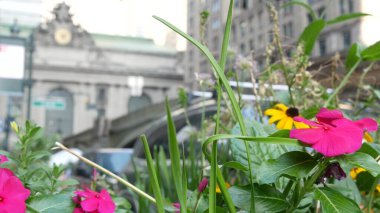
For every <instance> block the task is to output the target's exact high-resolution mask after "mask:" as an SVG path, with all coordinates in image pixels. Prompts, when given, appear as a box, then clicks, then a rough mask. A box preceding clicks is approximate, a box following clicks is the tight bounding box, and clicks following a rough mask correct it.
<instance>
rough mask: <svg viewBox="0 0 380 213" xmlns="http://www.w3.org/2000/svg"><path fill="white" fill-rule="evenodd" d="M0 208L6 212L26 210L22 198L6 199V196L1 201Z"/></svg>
mask: <svg viewBox="0 0 380 213" xmlns="http://www.w3.org/2000/svg"><path fill="white" fill-rule="evenodd" d="M0 208H2V209H4V210H5V212H7V213H10V212H12V213H25V211H26V205H25V201H24V200H19V199H8V198H7V197H6V198H5V199H4V200H3V201H2V205H1V206H0Z"/></svg>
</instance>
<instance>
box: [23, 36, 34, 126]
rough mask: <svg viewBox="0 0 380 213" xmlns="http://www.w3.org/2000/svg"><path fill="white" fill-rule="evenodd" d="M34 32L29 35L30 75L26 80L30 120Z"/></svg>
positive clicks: (27, 114) (28, 117)
mask: <svg viewBox="0 0 380 213" xmlns="http://www.w3.org/2000/svg"><path fill="white" fill-rule="evenodd" d="M34 48H35V46H34V32H33V31H32V33H31V34H30V36H29V41H28V52H29V54H28V56H29V57H28V59H29V61H28V77H27V79H26V80H25V86H26V87H27V88H28V93H27V111H26V119H27V120H30V111H31V105H32V87H33V52H34Z"/></svg>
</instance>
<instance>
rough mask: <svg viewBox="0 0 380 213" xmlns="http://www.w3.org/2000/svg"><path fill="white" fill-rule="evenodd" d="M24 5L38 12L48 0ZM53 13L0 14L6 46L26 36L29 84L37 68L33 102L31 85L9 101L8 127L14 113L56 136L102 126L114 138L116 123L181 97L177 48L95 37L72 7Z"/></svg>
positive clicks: (1, 107) (3, 104)
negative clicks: (78, 20)
mask: <svg viewBox="0 0 380 213" xmlns="http://www.w3.org/2000/svg"><path fill="white" fill-rule="evenodd" d="M16 3H17V2H16ZM18 3H20V4H21V3H26V4H27V5H29V4H33V5H32V6H35V7H38V6H40V5H39V4H41V1H30V2H28V1H19V2H18ZM23 5H24V6H25V4H23ZM29 6H30V5H29ZM16 8H18V7H16ZM20 8H22V7H21V6H20ZM52 14H53V17H52V19H49V20H43V21H42V20H41V16H40V14H38V13H36V14H34V13H29V12H22V11H20V12H17V11H14V10H13V11H7V10H6V9H2V10H0V18H1V19H0V35H1V36H2V37H0V43H1V40H3V41H5V38H20V39H23V40H24V41H25V50H24V51H25V59H26V60H25V65H26V70H27V71H26V72H25V79H26V81H25V82H24V83H26V84H27V83H28V81H27V78H28V75H29V71H30V70H32V73H31V78H32V81H31V83H32V89H31V99H30V104H28V102H29V101H28V97H27V96H28V87H27V86H26V87H25V91H24V93H23V94H22V95H21V96H20V95H19V96H18V97H14V96H11V98H9V97H10V96H9V95H7V96H4V95H3V96H1V97H0V117H1V118H2V119H0V120H2V123H6V120H7V119H6V117H7V115H8V116H9V115H10V114H11V117H12V118H15V117H17V118H19V120H25V119H26V118H27V117H28V115H30V119H31V120H32V121H34V122H36V123H37V124H38V125H41V126H43V127H45V131H46V133H48V134H50V135H53V134H58V135H60V136H62V137H65V136H69V135H72V134H76V133H79V132H82V131H84V130H86V129H89V128H91V127H95V128H96V129H97V134H100V135H99V136H101V135H103V134H107V133H106V132H107V131H108V130H107V128H108V125H109V121H110V120H112V119H115V118H118V117H120V116H122V115H124V114H127V113H130V112H133V111H135V110H138V109H141V108H144V107H146V106H150V105H152V104H155V103H158V102H162V101H163V100H164V98H165V96H168V97H169V98H173V97H174V96H175V95H176V93H177V88H178V87H179V86H180V85H182V82H183V69H179V68H177V67H179V66H177V65H178V63H177V58H178V57H179V58H180V57H181V56H177V50H176V49H175V44H172V45H171V46H170V45H168V46H164V45H156V44H155V42H154V41H153V39H150V38H145V37H138V36H120V35H107V34H94V33H89V32H87V31H86V29H83V28H82V27H81V26H79V25H77V24H75V23H74V22H73V19H72V17H73V14H71V13H70V7H69V6H68V5H67V4H65V3H60V4H58V5H56V7H55V8H54V9H53V11H52ZM14 17H17V19H15V18H14ZM3 43H4V42H3ZM5 43H6V42H5ZM4 47H5V45H3V50H4V51H3V53H5V48H4ZM30 53H31V54H30ZM30 56H31V57H30ZM12 63H24V61H12ZM10 103H11V105H12V106H11V107H7V106H8V105H9V104H10ZM10 108H11V109H12V110H11V111H12V112H10V110H9V109H10Z"/></svg>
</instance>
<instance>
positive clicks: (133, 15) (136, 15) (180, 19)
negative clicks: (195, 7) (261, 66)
mask: <svg viewBox="0 0 380 213" xmlns="http://www.w3.org/2000/svg"><path fill="white" fill-rule="evenodd" d="M62 1H63V0H0V9H3V10H4V9H7V10H12V9H14V10H16V11H18V12H20V11H25V12H29V13H40V14H41V17H42V19H45V18H48V19H49V18H51V14H50V11H51V10H52V9H53V8H54V6H55V5H56V4H58V3H60V2H62ZM65 2H66V3H67V4H68V5H70V6H71V13H72V14H73V15H74V16H73V19H74V22H75V23H77V24H80V25H81V26H82V27H83V28H84V29H86V30H87V31H89V32H93V33H104V34H116V35H133V36H144V37H149V38H153V39H154V40H155V41H156V43H157V44H163V43H164V41H165V38H166V34H167V32H168V29H167V28H166V27H165V26H163V25H162V24H161V23H159V22H158V21H156V20H155V19H153V18H152V15H158V16H160V17H163V18H165V19H167V20H168V21H170V22H171V23H173V24H175V25H177V26H178V27H180V28H181V29H183V30H186V0H65ZM184 46H185V42H184V40H183V39H180V40H179V43H178V45H177V47H178V48H179V49H183V48H184Z"/></svg>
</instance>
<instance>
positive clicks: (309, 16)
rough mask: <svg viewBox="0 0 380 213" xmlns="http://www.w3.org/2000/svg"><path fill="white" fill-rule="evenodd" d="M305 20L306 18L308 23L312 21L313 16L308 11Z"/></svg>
mask: <svg viewBox="0 0 380 213" xmlns="http://www.w3.org/2000/svg"><path fill="white" fill-rule="evenodd" d="M307 20H308V22H309V24H310V23H311V22H313V21H314V20H313V16H311V14H310V13H308V14H307Z"/></svg>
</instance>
